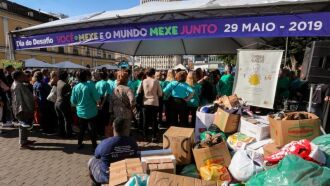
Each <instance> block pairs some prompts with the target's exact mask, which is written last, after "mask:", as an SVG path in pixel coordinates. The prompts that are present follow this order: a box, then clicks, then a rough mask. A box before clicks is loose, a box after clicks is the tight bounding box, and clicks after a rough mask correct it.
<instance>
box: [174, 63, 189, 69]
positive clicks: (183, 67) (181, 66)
mask: <svg viewBox="0 0 330 186" xmlns="http://www.w3.org/2000/svg"><path fill="white" fill-rule="evenodd" d="M173 69H174V70H178V69H180V70H186V71H187V68H186V67H185V66H183V65H182V64H178V65H177V66H175V67H174V68H173Z"/></svg>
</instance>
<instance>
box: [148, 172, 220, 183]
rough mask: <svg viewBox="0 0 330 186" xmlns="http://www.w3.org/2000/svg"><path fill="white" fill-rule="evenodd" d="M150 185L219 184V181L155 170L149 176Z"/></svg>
mask: <svg viewBox="0 0 330 186" xmlns="http://www.w3.org/2000/svg"><path fill="white" fill-rule="evenodd" d="M148 186H217V183H216V182H214V181H204V180H200V179H196V178H191V177H186V176H178V175H174V174H168V173H163V172H156V171H155V172H152V173H151V175H150V177H149V182H148Z"/></svg>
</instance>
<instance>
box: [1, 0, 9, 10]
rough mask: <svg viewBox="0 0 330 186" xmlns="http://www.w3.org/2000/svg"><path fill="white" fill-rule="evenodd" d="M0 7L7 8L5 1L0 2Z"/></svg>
mask: <svg viewBox="0 0 330 186" xmlns="http://www.w3.org/2000/svg"><path fill="white" fill-rule="evenodd" d="M0 7H1V8H3V9H6V10H7V9H8V7H7V3H6V2H1V3H0Z"/></svg>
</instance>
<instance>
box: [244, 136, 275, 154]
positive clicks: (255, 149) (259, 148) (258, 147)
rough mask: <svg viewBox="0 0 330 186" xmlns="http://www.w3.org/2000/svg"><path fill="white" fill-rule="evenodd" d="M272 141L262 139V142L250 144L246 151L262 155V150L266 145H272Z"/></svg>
mask: <svg viewBox="0 0 330 186" xmlns="http://www.w3.org/2000/svg"><path fill="white" fill-rule="evenodd" d="M272 142H273V140H272V139H270V138H269V139H264V140H261V141H257V142H255V143H252V144H249V145H247V146H246V149H247V150H250V151H253V152H256V153H258V154H264V149H263V147H264V146H265V145H267V144H270V143H272Z"/></svg>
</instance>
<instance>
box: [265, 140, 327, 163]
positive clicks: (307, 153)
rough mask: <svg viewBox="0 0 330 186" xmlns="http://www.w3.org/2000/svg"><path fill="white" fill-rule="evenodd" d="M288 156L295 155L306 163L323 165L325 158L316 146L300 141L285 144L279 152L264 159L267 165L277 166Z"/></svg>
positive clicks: (306, 141)
mask: <svg viewBox="0 0 330 186" xmlns="http://www.w3.org/2000/svg"><path fill="white" fill-rule="evenodd" d="M289 154H295V155H297V156H300V157H301V158H303V159H305V160H308V161H314V162H317V163H319V164H325V156H324V154H323V152H321V151H320V150H319V148H318V147H317V146H316V145H314V144H312V143H310V141H308V140H306V139H304V140H300V141H292V142H291V143H289V144H286V145H285V146H284V147H282V148H281V150H280V151H278V152H275V153H274V154H272V155H270V156H267V157H265V160H266V161H267V163H270V164H277V163H278V162H279V161H281V160H282V159H283V158H284V157H285V156H287V155H289Z"/></svg>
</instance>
